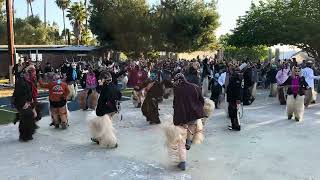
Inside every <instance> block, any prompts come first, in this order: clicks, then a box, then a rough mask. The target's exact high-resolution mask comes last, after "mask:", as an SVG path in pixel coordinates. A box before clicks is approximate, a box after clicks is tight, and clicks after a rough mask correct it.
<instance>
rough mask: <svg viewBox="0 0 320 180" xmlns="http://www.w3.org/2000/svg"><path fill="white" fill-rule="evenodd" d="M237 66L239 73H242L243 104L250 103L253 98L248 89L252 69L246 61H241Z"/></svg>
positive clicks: (250, 85) (249, 87) (251, 83)
mask: <svg viewBox="0 0 320 180" xmlns="http://www.w3.org/2000/svg"><path fill="white" fill-rule="evenodd" d="M239 68H240V71H241V73H243V80H244V87H243V95H242V97H243V105H250V104H252V103H253V101H254V100H255V99H254V97H253V96H252V93H251V91H250V89H251V88H252V86H253V82H252V69H251V67H250V66H249V65H248V64H247V63H246V62H244V63H242V64H241V66H240V67H239Z"/></svg>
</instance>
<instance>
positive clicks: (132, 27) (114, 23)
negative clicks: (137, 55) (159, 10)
mask: <svg viewBox="0 0 320 180" xmlns="http://www.w3.org/2000/svg"><path fill="white" fill-rule="evenodd" d="M90 2H91V10H92V11H91V17H90V20H89V22H90V27H91V31H92V32H93V33H94V34H95V35H97V37H98V40H99V41H100V43H101V44H102V45H107V46H109V47H110V48H113V49H115V50H121V51H125V52H131V51H140V52H145V51H148V49H149V43H150V32H151V27H150V25H151V24H150V21H149V20H150V19H149V9H148V6H147V4H146V1H145V0H105V1H101V0H91V1H90Z"/></svg>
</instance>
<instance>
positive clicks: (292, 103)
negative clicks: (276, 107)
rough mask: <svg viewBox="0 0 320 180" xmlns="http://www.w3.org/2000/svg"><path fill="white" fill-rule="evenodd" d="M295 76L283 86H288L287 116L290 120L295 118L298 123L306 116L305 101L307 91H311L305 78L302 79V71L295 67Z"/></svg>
mask: <svg viewBox="0 0 320 180" xmlns="http://www.w3.org/2000/svg"><path fill="white" fill-rule="evenodd" d="M292 72H293V76H291V77H289V78H288V79H287V80H286V81H285V83H284V84H283V86H287V87H288V90H287V94H288V97H287V114H288V119H289V120H290V119H292V118H293V116H294V118H295V120H296V121H301V120H302V119H303V114H304V107H305V106H304V100H305V90H306V89H309V88H310V87H309V86H308V84H307V82H306V81H305V78H304V77H300V76H299V74H300V69H299V68H296V67H294V68H293V70H292Z"/></svg>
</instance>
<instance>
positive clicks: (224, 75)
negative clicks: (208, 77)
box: [218, 72, 227, 86]
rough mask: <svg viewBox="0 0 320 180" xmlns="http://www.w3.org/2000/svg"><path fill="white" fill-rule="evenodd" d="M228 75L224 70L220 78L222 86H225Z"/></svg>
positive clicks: (219, 81)
mask: <svg viewBox="0 0 320 180" xmlns="http://www.w3.org/2000/svg"><path fill="white" fill-rule="evenodd" d="M226 75H227V73H226V72H224V73H222V74H221V75H220V77H219V79H218V83H219V84H220V86H223V85H224V83H225V82H226Z"/></svg>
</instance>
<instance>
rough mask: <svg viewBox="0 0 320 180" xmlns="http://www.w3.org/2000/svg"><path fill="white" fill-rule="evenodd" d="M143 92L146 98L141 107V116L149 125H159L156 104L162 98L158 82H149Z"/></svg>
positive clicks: (161, 90)
mask: <svg viewBox="0 0 320 180" xmlns="http://www.w3.org/2000/svg"><path fill="white" fill-rule="evenodd" d="M145 91H146V98H145V100H144V101H143V104H142V106H141V111H142V114H143V115H144V116H145V117H146V118H147V121H148V122H149V123H150V124H160V123H161V122H160V118H159V107H158V103H159V101H160V100H161V99H162V96H163V89H162V86H161V84H160V83H159V82H158V81H149V83H148V85H147V87H146V88H145Z"/></svg>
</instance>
